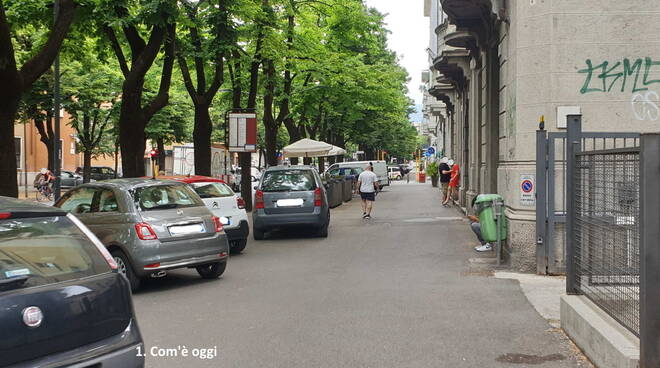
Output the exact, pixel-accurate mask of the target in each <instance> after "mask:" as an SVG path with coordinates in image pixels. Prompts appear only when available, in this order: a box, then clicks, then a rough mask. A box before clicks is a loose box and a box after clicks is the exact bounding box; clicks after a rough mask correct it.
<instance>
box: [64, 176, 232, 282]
mask: <svg viewBox="0 0 660 368" xmlns="http://www.w3.org/2000/svg"><path fill="white" fill-rule="evenodd" d="M55 206H56V207H59V208H61V209H62V210H65V211H67V212H70V213H72V214H73V215H75V216H76V217H77V218H78V219H79V220H80V221H82V222H83V223H84V224H85V225H87V227H89V229H90V230H91V231H92V232H93V233H94V234H95V235H96V236H97V237H98V238H99V239H100V240H101V242H102V243H103V244H104V245H105V246H106V247H107V248H108V250H109V251H110V254H112V256H113V258H114V259H115V262H117V265H118V267H119V272H121V273H123V274H124V275H125V276H126V277H127V278H128V281H129V282H130V283H131V288H132V289H133V290H136V289H137V288H139V286H140V281H141V279H142V278H144V277H148V276H153V277H160V276H164V275H165V270H170V269H175V268H183V267H188V268H196V269H197V272H198V273H199V274H200V276H202V277H203V278H217V277H219V276H220V275H222V273H223V272H224V271H225V268H226V266H227V257H228V254H229V245H228V243H227V236H226V234H225V232H224V230H223V228H222V224H221V222H220V219H219V218H217V217H215V216H213V214H212V213H211V211H209V209H208V208H207V207H206V206H205V205H204V202H202V200H201V199H200V198H199V196H198V195H197V193H195V192H194V191H193V190H192V189H191V188H190V187H188V186H187V185H185V184H183V183H180V182H176V181H166V180H154V179H139V178H134V179H114V180H107V181H103V182H96V183H89V184H83V185H81V186H79V187H77V188H75V189H73V190H71V191H69V192H67V193H66V194H65V195H64V196H62V198H60V200H59V201H57V203H55Z"/></svg>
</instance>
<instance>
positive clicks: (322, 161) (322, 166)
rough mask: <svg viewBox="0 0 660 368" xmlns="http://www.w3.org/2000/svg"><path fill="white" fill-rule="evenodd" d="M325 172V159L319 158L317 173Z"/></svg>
mask: <svg viewBox="0 0 660 368" xmlns="http://www.w3.org/2000/svg"><path fill="white" fill-rule="evenodd" d="M324 171H325V157H319V172H320V173H322V172H324Z"/></svg>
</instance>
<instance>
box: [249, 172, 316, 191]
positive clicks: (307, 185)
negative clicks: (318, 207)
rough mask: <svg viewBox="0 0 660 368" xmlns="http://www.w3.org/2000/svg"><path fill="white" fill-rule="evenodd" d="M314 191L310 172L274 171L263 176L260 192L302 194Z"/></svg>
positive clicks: (313, 182)
mask: <svg viewBox="0 0 660 368" xmlns="http://www.w3.org/2000/svg"><path fill="white" fill-rule="evenodd" d="M314 189H316V180H314V173H313V172H312V171H311V170H276V171H268V172H266V173H265V174H264V178H263V182H262V183H261V190H263V191H264V192H302V191H310V190H314Z"/></svg>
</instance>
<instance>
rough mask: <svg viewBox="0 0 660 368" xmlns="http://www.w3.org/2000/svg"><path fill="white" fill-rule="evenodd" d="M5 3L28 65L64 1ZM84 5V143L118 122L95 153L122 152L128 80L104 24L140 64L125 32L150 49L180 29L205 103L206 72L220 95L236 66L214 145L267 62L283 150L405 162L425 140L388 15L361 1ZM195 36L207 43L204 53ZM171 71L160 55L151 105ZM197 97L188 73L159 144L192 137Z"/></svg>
mask: <svg viewBox="0 0 660 368" xmlns="http://www.w3.org/2000/svg"><path fill="white" fill-rule="evenodd" d="M4 4H5V8H6V11H7V17H8V19H9V23H10V24H11V25H12V35H13V42H14V45H15V48H16V53H17V57H18V59H19V61H24V60H27V58H29V57H30V56H32V55H33V54H34V52H35V50H38V46H40V45H42V44H43V43H44V42H45V40H46V38H47V35H48V27H46V26H47V25H49V24H52V9H51V8H50V6H51V5H50V4H52V0H5V1H4ZM77 4H78V10H77V11H78V13H77V22H76V23H75V24H74V26H73V28H72V30H71V32H70V35H69V37H68V39H67V40H66V41H65V44H64V46H63V48H62V58H63V63H62V71H63V77H62V88H63V91H64V95H65V97H66V99H65V107H66V108H67V110H68V111H69V112H71V114H72V117H73V120H72V125H73V126H74V127H75V128H76V129H77V130H79V135H81V136H82V135H83V133H84V132H85V128H84V126H83V125H81V122H82V120H83V117H84V116H85V115H88V116H94V115H95V114H96V115H98V116H100V117H102V118H103V119H106V118H107V120H108V125H107V126H106V127H105V128H104V138H103V139H102V140H100V141H99V142H98V145H99V146H100V147H99V148H94V150H95V151H94V152H101V151H104V150H105V149H106V148H108V147H111V146H113V145H114V141H115V138H116V136H115V132H116V131H117V128H116V126H115V125H116V123H117V119H118V117H117V116H116V115H117V111H118V110H119V108H118V107H119V105H120V103H121V96H120V92H121V90H122V88H121V83H122V82H123V73H122V71H121V70H120V66H119V63H118V62H117V59H116V57H115V52H114V51H113V49H112V48H111V43H110V41H109V39H108V35H107V33H106V32H105V31H107V28H104V27H106V26H109V27H112V29H113V30H114V31H115V33H116V34H117V35H119V37H118V39H119V44H120V48H121V50H122V52H123V54H124V55H125V56H126V58H127V64H128V66H129V67H131V68H132V67H133V65H132V63H133V62H134V60H131V55H133V54H132V52H131V47H130V45H129V44H128V42H127V41H126V40H125V37H124V36H123V27H126V26H134V27H135V29H136V30H137V32H138V33H139V35H140V36H141V37H142V38H143V39H144V40H145V41H148V36H149V34H150V31H151V30H152V27H153V26H154V25H162V24H164V23H167V22H171V21H176V23H177V53H178V54H177V56H178V57H179V58H181V59H182V60H185V61H186V62H187V64H188V65H189V69H190V70H189V72H190V77H191V81H192V82H193V83H192V84H193V85H194V86H193V87H194V89H196V90H197V91H192V92H195V93H196V94H197V96H198V97H199V96H201V95H203V94H204V92H206V91H203V90H202V88H200V87H199V81H200V79H199V76H198V75H197V74H198V73H204V75H203V77H204V79H205V83H203V85H205V86H206V88H207V89H209V86H210V85H211V84H212V81H213V80H214V77H215V73H216V66H218V62H219V61H220V60H222V61H223V62H224V66H225V67H224V70H223V73H222V76H223V77H224V83H223V84H222V85H221V86H220V89H219V92H218V93H217V94H215V93H214V94H212V96H211V98H210V101H207V102H210V109H209V112H210V116H211V120H212V122H213V133H212V140H213V141H219V142H223V141H224V124H225V122H224V114H225V112H226V111H227V110H228V109H229V108H231V106H232V100H231V98H232V94H231V93H229V92H227V90H228V89H229V88H231V87H232V86H233V84H232V81H234V82H235V83H236V84H237V85H238V86H241V88H242V96H241V97H242V98H243V100H245V99H246V97H247V94H248V93H249V85H250V80H251V77H252V74H251V70H250V66H251V64H252V63H253V62H257V64H258V65H259V67H260V69H259V78H260V79H259V83H258V84H257V88H258V91H257V113H258V114H259V115H260V116H263V111H264V110H263V109H264V99H263V97H264V95H265V94H266V91H267V90H266V84H267V82H269V81H271V82H273V84H274V89H273V95H274V96H273V97H274V101H273V115H274V117H275V118H276V123H277V126H276V128H277V130H276V131H277V134H276V135H275V139H276V140H277V142H276V144H275V146H276V147H277V148H278V149H279V148H281V147H282V146H284V145H286V144H288V143H289V140H290V139H294V135H291V133H292V132H294V133H299V135H301V136H308V137H311V138H315V139H322V140H325V141H328V142H330V143H333V144H337V145H340V146H342V147H346V148H347V150H348V151H349V152H352V151H355V150H365V151H371V152H373V151H376V150H384V151H387V152H388V154H389V155H390V156H396V157H400V158H409V157H411V153H412V152H413V151H414V150H415V149H416V148H418V146H419V145H420V144H421V143H422V142H420V141H418V137H417V132H416V130H415V129H414V127H413V126H412V125H411V124H410V122H409V120H408V113H409V110H410V106H411V101H410V100H409V98H408V97H407V96H406V93H407V90H406V82H407V81H408V78H409V77H408V74H407V72H406V71H405V70H404V69H403V68H402V67H401V66H400V65H399V63H398V59H397V56H396V54H394V53H393V52H392V51H391V50H389V49H388V48H387V30H386V29H385V27H384V23H383V19H384V16H383V15H382V14H380V13H379V12H377V11H376V10H375V9H370V8H368V7H366V6H365V5H364V3H363V1H361V0H324V1H308V0H269V1H267V2H264V1H263V0H200V1H191V0H179V1H175V0H77ZM265 4H266V5H265ZM191 10H195V12H194V16H191V14H192V13H190V11H191ZM193 32H197V36H198V37H197V39H199V40H200V43H199V44H197V45H196V44H195V38H194V37H192V33H193ZM181 59H180V60H179V61H181ZM265 60H270V61H272V64H273V67H274V69H275V72H274V73H273V75H272V79H267V78H269V77H267V75H266V73H265V72H264V63H263V61H265ZM161 70H162V58H157V59H156V62H155V64H154V66H153V67H152V68H151V69H150V70H149V72H148V73H147V75H146V77H145V81H144V92H143V96H142V97H141V98H142V99H143V101H142V104H143V105H146V104H147V103H148V101H150V100H151V99H152V98H153V97H154V96H155V95H156V94H157V93H158V89H159V83H160V73H161ZM49 78H50V79H49ZM49 80H51V81H52V76H46V77H44V78H42V80H40V81H39V83H38V85H36V86H35V88H34V89H33V92H32V93H30V94H29V95H26V96H25V98H24V101H23V107H24V108H23V109H22V110H21V111H22V115H21V117H23V118H25V119H30V118H31V117H30V115H29V113H42V112H43V111H46V110H48V109H49V107H50V105H49V103H51V102H50V101H51V100H52V96H51V95H50V93H49V92H48V91H50V90H51V86H50V85H51V84H52V82H49ZM188 87H190V86H188ZM195 93H191V90H190V88H186V86H185V85H184V78H183V74H182V71H181V69H180V68H179V67H178V65H177V67H175V72H174V74H173V76H172V84H171V87H170V97H169V103H168V106H167V107H165V108H163V109H162V110H161V111H159V112H158V113H156V114H155V115H154V116H153V118H151V120H150V121H149V123H148V124H147V125H146V128H145V133H146V137H147V139H163V140H165V141H166V142H174V141H179V142H182V141H190V140H191V136H192V129H193V124H194V118H193V117H194V114H195V112H194V111H195V110H194V105H193V98H196V97H194V96H193V95H195ZM208 95H211V94H208ZM103 103H105V104H103ZM102 105H103V106H102ZM108 106H111V108H108ZM243 107H245V106H243ZM282 124H284V125H282ZM284 126H286V129H285V128H284ZM259 129H260V134H259V147H261V148H263V147H265V146H266V145H265V141H264V127H263V126H260V127H259ZM271 131H275V130H271ZM103 147H106V148H103Z"/></svg>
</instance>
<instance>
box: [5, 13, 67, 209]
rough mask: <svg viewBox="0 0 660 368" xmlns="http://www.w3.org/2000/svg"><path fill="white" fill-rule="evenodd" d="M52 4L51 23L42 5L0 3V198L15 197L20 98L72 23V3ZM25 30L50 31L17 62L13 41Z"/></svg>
mask: <svg viewBox="0 0 660 368" xmlns="http://www.w3.org/2000/svg"><path fill="white" fill-rule="evenodd" d="M56 1H57V5H58V7H59V12H58V14H57V17H56V19H55V21H54V22H53V21H52V19H53V12H52V9H49V8H48V7H47V6H46V4H45V2H44V1H38V0H28V1H25V0H8V1H1V2H0V85H2V88H1V89H0V161H1V162H3V164H2V165H0V195H4V196H10V197H17V196H18V183H17V181H16V173H17V166H16V156H15V155H16V147H15V145H14V123H15V120H16V113H17V111H18V106H19V103H20V100H21V97H22V95H23V94H24V93H26V92H28V91H30V89H31V88H32V86H33V84H34V83H35V82H36V81H37V80H38V79H39V77H40V76H42V75H43V74H44V73H46V72H47V71H48V70H49V68H50V66H51V65H52V64H53V61H54V60H55V57H56V56H57V53H58V51H59V49H60V47H61V45H62V42H63V41H64V38H65V37H66V35H67V32H68V31H69V28H70V26H71V23H72V22H73V19H74V13H75V7H76V2H75V1H74V0H56ZM28 26H32V27H34V28H35V29H39V30H43V29H49V30H50V31H49V32H48V34H47V36H45V37H44V38H45V40H44V43H42V44H40V46H37V47H35V48H34V49H33V50H31V52H29V53H27V54H26V55H23V56H24V58H23V60H17V55H16V50H15V48H14V42H13V41H14V40H13V38H14V36H15V35H16V34H17V32H19V29H20V28H22V27H28ZM19 63H20V64H19ZM19 65H20V66H19Z"/></svg>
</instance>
